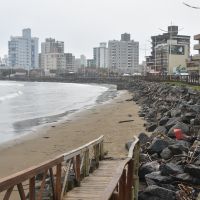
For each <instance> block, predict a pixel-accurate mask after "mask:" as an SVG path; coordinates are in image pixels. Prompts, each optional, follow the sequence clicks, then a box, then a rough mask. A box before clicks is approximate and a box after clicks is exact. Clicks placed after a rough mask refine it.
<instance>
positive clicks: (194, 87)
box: [164, 81, 200, 91]
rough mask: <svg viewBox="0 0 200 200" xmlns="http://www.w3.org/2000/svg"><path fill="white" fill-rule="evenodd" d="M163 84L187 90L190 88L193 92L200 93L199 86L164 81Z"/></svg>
mask: <svg viewBox="0 0 200 200" xmlns="http://www.w3.org/2000/svg"><path fill="white" fill-rule="evenodd" d="M164 83H167V84H170V85H174V86H184V87H187V88H191V89H193V90H197V91H200V86H199V85H190V84H188V83H183V82H179V81H165V82H164Z"/></svg>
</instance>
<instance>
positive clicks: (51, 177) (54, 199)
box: [49, 168, 56, 200]
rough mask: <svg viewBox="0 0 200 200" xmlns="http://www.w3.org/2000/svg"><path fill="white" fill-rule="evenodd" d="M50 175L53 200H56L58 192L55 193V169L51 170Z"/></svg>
mask: <svg viewBox="0 0 200 200" xmlns="http://www.w3.org/2000/svg"><path fill="white" fill-rule="evenodd" d="M49 174H50V180H51V188H52V193H53V200H56V191H55V183H54V175H53V169H52V168H50V169H49Z"/></svg>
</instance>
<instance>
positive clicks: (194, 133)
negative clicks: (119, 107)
mask: <svg viewBox="0 0 200 200" xmlns="http://www.w3.org/2000/svg"><path fill="white" fill-rule="evenodd" d="M130 91H132V92H133V94H134V95H133V101H135V102H136V104H139V105H140V108H141V109H140V111H139V113H138V115H139V117H143V118H144V119H145V120H146V122H145V124H144V126H145V127H146V131H148V132H151V136H148V135H147V134H145V133H141V134H140V135H139V137H138V138H139V140H140V143H141V150H140V168H139V178H140V182H141V185H142V186H144V185H146V187H144V188H143V187H141V190H140V192H139V198H138V199H139V200H146V199H156V200H163V199H166V200H167V199H171V200H172V199H177V200H195V199H200V92H199V91H194V90H192V89H188V88H187V87H185V86H175V85H170V84H167V83H155V82H145V81H142V80H138V81H135V82H134V83H132V84H131V86H130Z"/></svg>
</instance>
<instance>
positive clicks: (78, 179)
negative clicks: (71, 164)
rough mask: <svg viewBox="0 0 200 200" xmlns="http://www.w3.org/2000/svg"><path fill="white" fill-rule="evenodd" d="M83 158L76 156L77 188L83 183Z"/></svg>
mask: <svg viewBox="0 0 200 200" xmlns="http://www.w3.org/2000/svg"><path fill="white" fill-rule="evenodd" d="M80 167H81V156H80V154H79V155H77V156H76V165H75V169H76V170H75V172H76V181H77V186H78V187H79V186H80V183H81V169H80Z"/></svg>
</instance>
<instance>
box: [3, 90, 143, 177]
mask: <svg viewBox="0 0 200 200" xmlns="http://www.w3.org/2000/svg"><path fill="white" fill-rule="evenodd" d="M131 97H132V94H131V93H129V92H128V91H123V92H120V94H118V96H117V97H115V98H114V99H113V100H109V101H108V102H105V103H103V104H97V105H96V106H94V107H92V108H89V109H88V110H85V111H82V112H79V113H74V114H73V115H74V116H73V117H72V118H70V119H69V120H64V121H62V122H60V123H56V124H55V125H54V124H49V125H50V126H49V127H46V128H45V129H43V130H42V131H39V132H36V133H34V137H28V138H27V139H24V140H21V141H19V142H18V141H15V145H14V146H12V145H13V144H11V145H10V146H7V148H4V149H0V165H1V171H0V177H1V178H2V177H5V176H8V175H10V174H13V173H16V172H18V171H21V170H23V169H26V168H28V167H30V166H33V165H37V164H39V163H41V162H43V161H45V160H48V159H51V158H54V157H55V156H57V155H60V154H62V153H65V152H68V151H70V150H73V149H75V148H77V147H79V146H81V145H83V144H85V143H87V142H89V141H91V140H93V139H95V138H97V137H99V136H100V135H104V136H105V150H108V153H109V156H118V157H123V156H125V155H126V150H125V148H124V145H125V142H127V141H128V140H130V139H131V138H133V136H134V135H137V134H139V133H140V132H142V131H144V127H143V124H144V120H143V119H141V118H139V117H138V111H139V106H138V105H136V104H135V103H134V102H133V101H126V100H127V99H130V98H131ZM127 119H133V120H134V121H133V122H129V123H118V122H119V121H120V120H127ZM32 135H33V134H32Z"/></svg>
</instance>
